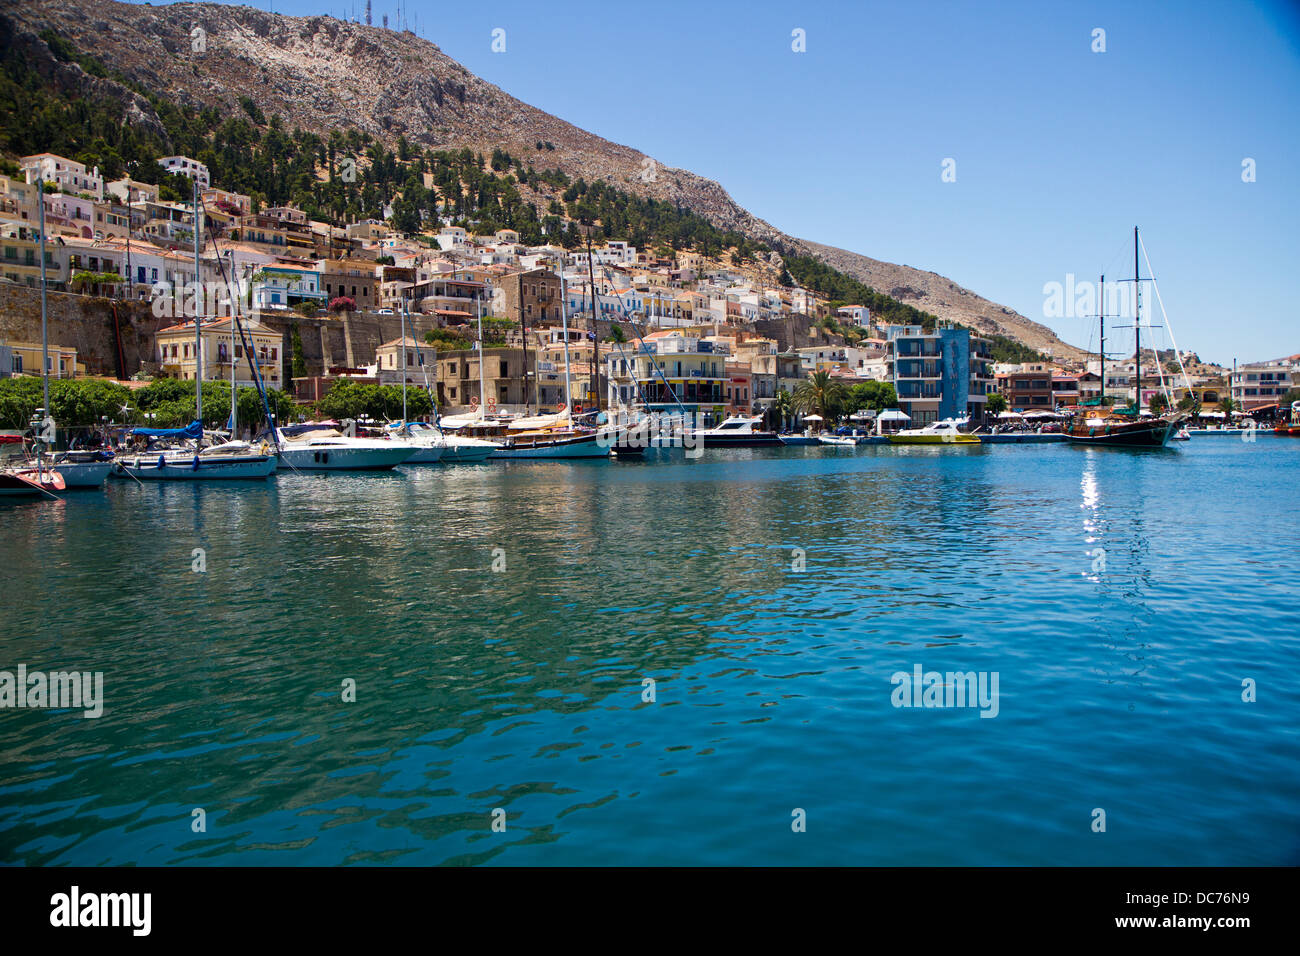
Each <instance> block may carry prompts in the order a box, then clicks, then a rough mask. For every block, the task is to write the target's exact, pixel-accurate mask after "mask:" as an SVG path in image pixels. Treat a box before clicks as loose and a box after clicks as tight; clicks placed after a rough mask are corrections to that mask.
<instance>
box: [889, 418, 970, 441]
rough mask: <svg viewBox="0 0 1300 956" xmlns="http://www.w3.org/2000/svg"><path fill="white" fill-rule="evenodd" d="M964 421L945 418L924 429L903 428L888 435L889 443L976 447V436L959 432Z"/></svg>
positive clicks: (962, 419)
mask: <svg viewBox="0 0 1300 956" xmlns="http://www.w3.org/2000/svg"><path fill="white" fill-rule="evenodd" d="M966 421H967V419H964V418H945V419H944V420H943V421H938V422H933V423H931V424H929V425H926V426H925V427H924V428H904V429H903V430H902V431H898V432H895V433H894V434H892V435H890V436H889V442H890V444H891V445H978V444H979V443H980V439H979V436H978V435H968V434H967V433H966V432H963V431H960V430H959V427H960V426H961V425H964V424H966Z"/></svg>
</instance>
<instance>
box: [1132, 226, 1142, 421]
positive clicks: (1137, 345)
mask: <svg viewBox="0 0 1300 956" xmlns="http://www.w3.org/2000/svg"><path fill="white" fill-rule="evenodd" d="M1138 276H1139V272H1138V227H1137V226H1134V227H1133V351H1134V352H1135V353H1136V355H1135V358H1134V368H1135V370H1136V374H1137V378H1136V382H1137V388H1136V390H1135V391H1134V393H1133V413H1134V414H1135V415H1141V414H1142V286H1141V285H1140V284H1139V280H1138Z"/></svg>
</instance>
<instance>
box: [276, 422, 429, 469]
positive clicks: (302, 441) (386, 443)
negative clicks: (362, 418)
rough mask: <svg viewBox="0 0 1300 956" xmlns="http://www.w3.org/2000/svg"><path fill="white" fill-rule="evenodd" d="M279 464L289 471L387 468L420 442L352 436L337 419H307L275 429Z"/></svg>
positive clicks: (403, 458) (408, 453) (415, 447)
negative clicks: (343, 429) (301, 422)
mask: <svg viewBox="0 0 1300 956" xmlns="http://www.w3.org/2000/svg"><path fill="white" fill-rule="evenodd" d="M276 438H277V439H278V441H279V445H280V465H279V466H280V468H281V470H288V471H386V470H387V469H389V468H393V467H396V466H397V465H400V464H401V463H402V462H404V461H406V460H408V459H409V458H410V457H411V456H412V455H414V454H415V453H416V452H418V451H419V450H420V446H419V445H415V444H412V443H410V442H407V441H397V440H393V439H390V438H353V437H351V436H349V435H347V434H344V432H342V431H340V430H339V423H338V422H306V423H304V424H298V425H285V426H283V427H281V428H277V429H276Z"/></svg>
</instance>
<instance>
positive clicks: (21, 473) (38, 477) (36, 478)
mask: <svg viewBox="0 0 1300 956" xmlns="http://www.w3.org/2000/svg"><path fill="white" fill-rule="evenodd" d="M63 488H64V484H63V476H62V475H60V474H59V473H58V472H57V471H51V470H50V469H48V468H46V469H44V470H42V471H39V472H38V471H37V469H35V468H22V469H17V468H15V469H10V470H7V471H0V498H24V497H28V498H29V497H32V496H34V495H52V494H54V492H56V491H62V490H63Z"/></svg>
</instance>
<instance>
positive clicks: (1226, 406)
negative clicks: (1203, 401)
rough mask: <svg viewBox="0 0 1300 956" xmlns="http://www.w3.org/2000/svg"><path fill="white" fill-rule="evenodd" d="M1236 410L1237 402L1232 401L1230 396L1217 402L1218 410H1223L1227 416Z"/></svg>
mask: <svg viewBox="0 0 1300 956" xmlns="http://www.w3.org/2000/svg"><path fill="white" fill-rule="evenodd" d="M1236 410H1237V403H1236V402H1235V401H1233V400H1232V399H1231V398H1225V399H1223V400H1222V401H1220V402H1219V411H1221V412H1223V414H1224V415H1226V416H1228V417H1229V418H1231V417H1232V413H1233V412H1235V411H1236Z"/></svg>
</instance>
